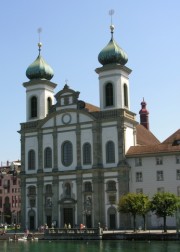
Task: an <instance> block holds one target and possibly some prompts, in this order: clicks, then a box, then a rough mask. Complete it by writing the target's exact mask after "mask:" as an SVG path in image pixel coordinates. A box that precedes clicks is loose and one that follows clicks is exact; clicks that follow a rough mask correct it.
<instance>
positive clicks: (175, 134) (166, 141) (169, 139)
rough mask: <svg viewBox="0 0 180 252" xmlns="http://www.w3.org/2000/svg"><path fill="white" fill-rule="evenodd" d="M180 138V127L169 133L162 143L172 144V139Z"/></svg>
mask: <svg viewBox="0 0 180 252" xmlns="http://www.w3.org/2000/svg"><path fill="white" fill-rule="evenodd" d="M176 140H180V129H178V130H177V131H176V132H174V133H173V134H172V135H170V136H169V137H168V138H167V139H166V140H164V141H163V142H162V143H163V144H168V143H171V144H173V143H174V141H176Z"/></svg>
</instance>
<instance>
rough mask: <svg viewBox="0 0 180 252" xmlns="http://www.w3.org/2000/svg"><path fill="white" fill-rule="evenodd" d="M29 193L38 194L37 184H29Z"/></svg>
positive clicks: (30, 194)
mask: <svg viewBox="0 0 180 252" xmlns="http://www.w3.org/2000/svg"><path fill="white" fill-rule="evenodd" d="M28 194H29V196H32V195H36V187H35V186H29V187H28Z"/></svg>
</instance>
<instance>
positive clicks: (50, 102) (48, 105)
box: [47, 97, 52, 113]
mask: <svg viewBox="0 0 180 252" xmlns="http://www.w3.org/2000/svg"><path fill="white" fill-rule="evenodd" d="M51 106H52V99H51V97H48V99H47V112H48V113H49V110H50V108H51Z"/></svg>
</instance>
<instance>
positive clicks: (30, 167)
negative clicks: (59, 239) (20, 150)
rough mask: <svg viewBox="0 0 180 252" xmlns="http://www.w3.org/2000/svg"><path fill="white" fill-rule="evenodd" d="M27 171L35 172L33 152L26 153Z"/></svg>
mask: <svg viewBox="0 0 180 252" xmlns="http://www.w3.org/2000/svg"><path fill="white" fill-rule="evenodd" d="M28 170H35V151H34V150H30V151H29V152H28Z"/></svg>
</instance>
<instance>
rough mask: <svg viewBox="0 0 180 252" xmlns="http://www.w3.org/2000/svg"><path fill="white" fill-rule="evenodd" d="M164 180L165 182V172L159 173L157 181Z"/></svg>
mask: <svg viewBox="0 0 180 252" xmlns="http://www.w3.org/2000/svg"><path fill="white" fill-rule="evenodd" d="M163 180H164V174H163V171H157V181H163Z"/></svg>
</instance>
